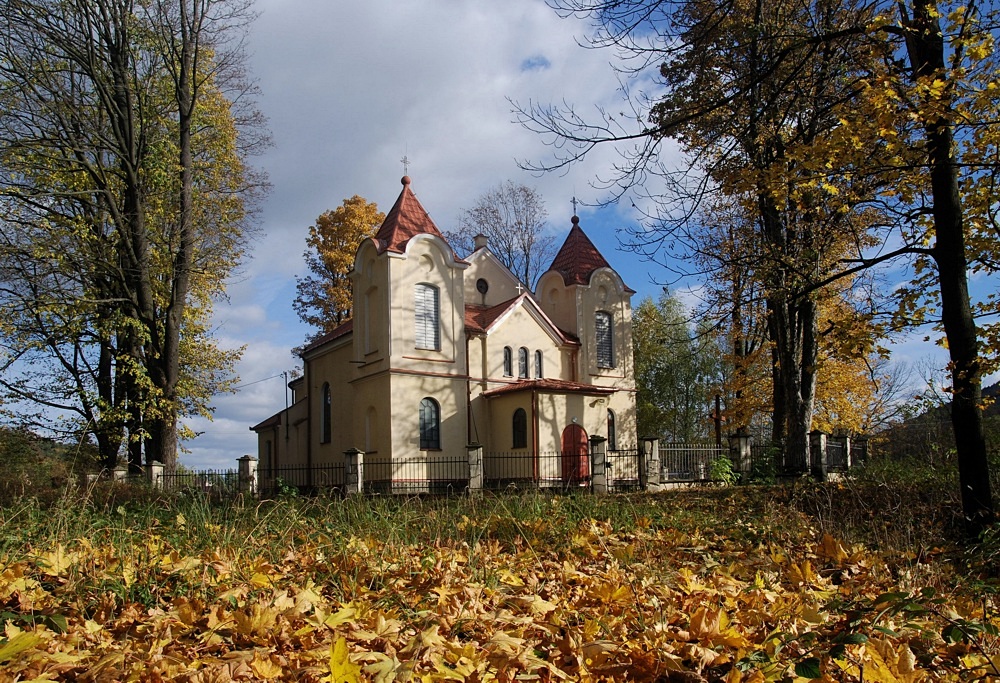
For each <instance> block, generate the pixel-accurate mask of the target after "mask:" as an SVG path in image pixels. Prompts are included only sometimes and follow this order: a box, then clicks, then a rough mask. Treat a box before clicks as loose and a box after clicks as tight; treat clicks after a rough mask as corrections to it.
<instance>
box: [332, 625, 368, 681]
mask: <svg viewBox="0 0 1000 683" xmlns="http://www.w3.org/2000/svg"><path fill="white" fill-rule="evenodd" d="M326 680H328V681H330V683H361V667H360V666H358V665H357V664H355V663H354V662H352V661H351V658H350V653H349V652H348V649H347V640H346V639H345V638H344V636H341V637H340V638H337V640H336V641H334V642H332V643H330V676H329V678H327V679H326Z"/></svg>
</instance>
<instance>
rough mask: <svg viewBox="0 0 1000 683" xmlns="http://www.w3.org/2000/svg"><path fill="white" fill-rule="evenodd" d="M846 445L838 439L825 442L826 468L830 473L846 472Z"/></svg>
mask: <svg viewBox="0 0 1000 683" xmlns="http://www.w3.org/2000/svg"><path fill="white" fill-rule="evenodd" d="M845 445H846V444H844V442H843V441H842V440H840V439H827V440H826V467H827V469H828V470H830V471H832V472H843V471H845V470H847V455H848V453H847V449H846V448H844V446H845Z"/></svg>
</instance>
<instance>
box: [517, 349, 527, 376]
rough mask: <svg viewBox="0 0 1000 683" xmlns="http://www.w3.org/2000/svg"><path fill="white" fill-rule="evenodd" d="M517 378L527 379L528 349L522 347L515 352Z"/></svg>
mask: <svg viewBox="0 0 1000 683" xmlns="http://www.w3.org/2000/svg"><path fill="white" fill-rule="evenodd" d="M517 376H518V377H522V378H525V379H527V377H528V349H526V348H524V347H523V346H522V347H521V348H519V349H518V350H517Z"/></svg>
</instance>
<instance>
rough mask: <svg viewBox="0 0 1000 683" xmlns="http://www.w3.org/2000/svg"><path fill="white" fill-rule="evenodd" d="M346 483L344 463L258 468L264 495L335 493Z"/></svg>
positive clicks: (261, 490) (258, 484) (259, 486)
mask: <svg viewBox="0 0 1000 683" xmlns="http://www.w3.org/2000/svg"><path fill="white" fill-rule="evenodd" d="M345 483H346V476H345V472H344V464H343V463H338V464H333V463H323V464H319V465H313V466H312V467H305V466H297V467H272V468H261V469H259V470H257V487H258V489H259V490H260V493H261V495H263V496H275V495H281V494H286V493H292V492H295V493H304V494H318V493H334V492H339V491H342V490H343V488H344V484H345Z"/></svg>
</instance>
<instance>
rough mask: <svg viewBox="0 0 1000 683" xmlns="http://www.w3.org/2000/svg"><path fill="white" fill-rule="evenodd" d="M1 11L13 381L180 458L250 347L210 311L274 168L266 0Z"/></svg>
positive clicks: (111, 451)
mask: <svg viewBox="0 0 1000 683" xmlns="http://www.w3.org/2000/svg"><path fill="white" fill-rule="evenodd" d="M0 17H2V18H0V34H2V38H0V102H2V105H3V106H2V107H0V138H2V140H3V143H4V144H3V151H2V153H0V200H2V202H3V205H4V209H5V215H4V220H3V222H2V232H3V242H2V252H0V260H2V266H0V267H2V269H3V275H4V285H5V287H4V289H3V292H2V296H3V297H4V302H5V304H6V305H7V306H9V307H10V308H11V310H12V312H13V314H12V315H11V316H9V317H7V318H5V319H4V321H3V327H2V329H0V331H2V333H3V340H4V345H5V349H4V351H5V356H6V358H5V365H6V372H5V373H4V380H3V385H4V386H5V388H6V390H7V392H8V395H9V397H12V398H14V399H16V400H17V401H20V402H22V403H24V402H27V403H29V404H35V405H37V406H40V407H41V408H42V409H54V410H60V411H69V412H70V413H73V414H75V415H76V416H77V418H76V419H74V420H71V421H70V423H69V425H68V429H69V430H75V431H76V432H77V433H78V434H82V435H87V434H89V435H92V436H94V437H95V438H96V440H97V442H98V445H99V448H100V451H101V457H102V459H103V461H104V463H105V464H106V465H108V466H112V465H113V464H114V462H115V460H116V459H117V457H118V455H119V450H120V448H121V447H122V445H123V444H127V447H128V450H129V455H130V461H131V462H132V463H133V464H138V463H139V459H140V457H141V455H142V453H143V451H145V456H146V458H147V459H149V460H158V461H160V462H163V463H164V464H165V465H167V466H168V467H173V466H174V465H175V463H176V457H177V440H178V435H179V434H181V432H180V431H179V421H178V418H179V417H180V416H182V415H185V414H202V415H210V414H211V405H210V398H211V396H212V394H213V393H214V392H216V391H218V390H220V389H224V388H225V387H226V386H227V385H228V382H229V381H230V380H231V371H232V367H233V363H234V362H235V360H236V358H238V355H239V351H238V350H237V351H232V350H223V349H220V348H219V347H218V345H217V343H216V342H215V340H214V339H213V338H212V336H211V332H210V328H209V325H208V322H209V316H210V314H211V307H212V303H213V302H214V301H215V300H216V299H217V298H218V297H219V296H221V295H222V294H223V293H224V289H225V283H226V280H227V278H228V277H229V275H230V274H231V273H232V272H233V270H234V269H235V268H236V267H237V266H238V265H239V263H240V261H241V259H242V257H243V253H244V249H245V245H246V242H247V239H248V237H249V235H250V234H251V232H252V226H253V224H252V217H253V208H254V204H255V201H256V199H257V197H258V196H259V193H260V191H261V189H262V188H263V187H264V180H263V177H262V176H261V175H260V174H259V173H258V172H256V171H254V170H253V169H252V168H251V167H250V166H249V165H248V164H247V158H248V156H249V155H250V154H251V153H253V152H254V151H256V149H258V148H259V146H260V145H262V144H266V134H265V133H264V132H263V130H262V128H261V127H260V120H259V117H257V115H256V112H255V111H254V110H253V108H252V98H251V97H249V95H250V94H252V88H250V86H249V85H248V84H247V82H246V80H245V78H244V76H243V73H242V37H243V35H244V33H245V30H246V28H247V26H248V24H249V21H250V20H251V19H252V14H251V13H250V12H249V3H248V2H244V1H243V0H154V1H153V2H150V3H145V4H139V5H136V4H135V3H132V2H129V1H128V0H93V1H87V2H84V1H83V0H73V1H70V2H55V1H54V0H18V1H16V2H15V1H13V0H8V1H5V2H2V3H0ZM15 411H16V412H21V411H20V410H19V409H15ZM49 422H50V424H51V423H52V420H51V419H50V420H49Z"/></svg>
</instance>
